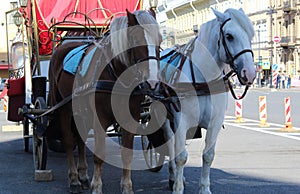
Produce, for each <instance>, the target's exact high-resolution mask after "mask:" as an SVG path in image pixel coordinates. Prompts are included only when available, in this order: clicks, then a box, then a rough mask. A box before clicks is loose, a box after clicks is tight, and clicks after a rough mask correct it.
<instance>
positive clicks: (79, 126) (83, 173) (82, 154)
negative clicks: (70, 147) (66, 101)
mask: <svg viewBox="0 0 300 194" xmlns="http://www.w3.org/2000/svg"><path fill="white" fill-rule="evenodd" d="M74 119H76V126H75V122H74V123H73V127H74V130H76V131H77V132H78V136H77V146H78V164H77V171H78V176H79V181H80V183H81V186H82V189H84V190H87V189H89V188H90V181H89V176H88V164H87V161H86V147H85V141H86V139H87V136H88V131H89V129H88V127H87V126H86V124H85V122H86V119H83V118H82V117H80V116H77V115H74ZM79 130H80V132H79Z"/></svg>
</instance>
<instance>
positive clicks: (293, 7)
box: [283, 1, 297, 13]
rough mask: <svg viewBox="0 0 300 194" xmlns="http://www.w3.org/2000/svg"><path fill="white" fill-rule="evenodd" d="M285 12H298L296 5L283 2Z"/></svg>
mask: <svg viewBox="0 0 300 194" xmlns="http://www.w3.org/2000/svg"><path fill="white" fill-rule="evenodd" d="M283 11H284V12H287V13H288V12H294V11H297V9H296V3H291V2H290V1H285V2H283Z"/></svg>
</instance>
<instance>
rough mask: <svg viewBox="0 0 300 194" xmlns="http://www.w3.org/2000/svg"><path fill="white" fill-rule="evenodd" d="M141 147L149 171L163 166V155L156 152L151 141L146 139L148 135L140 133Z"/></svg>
mask: <svg viewBox="0 0 300 194" xmlns="http://www.w3.org/2000/svg"><path fill="white" fill-rule="evenodd" d="M141 139H142V148H143V154H144V158H145V161H146V164H147V166H148V168H149V170H150V171H152V172H158V171H160V170H161V168H162V167H163V164H164V161H165V156H164V155H163V154H160V153H158V152H156V150H155V148H154V146H153V145H152V143H151V142H150V141H149V140H148V137H147V136H145V135H142V138H141Z"/></svg>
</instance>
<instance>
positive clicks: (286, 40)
mask: <svg viewBox="0 0 300 194" xmlns="http://www.w3.org/2000/svg"><path fill="white" fill-rule="evenodd" d="M295 44H296V37H295V36H283V37H281V40H280V46H282V47H294V46H295Z"/></svg>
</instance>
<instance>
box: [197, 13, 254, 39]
mask: <svg viewBox="0 0 300 194" xmlns="http://www.w3.org/2000/svg"><path fill="white" fill-rule="evenodd" d="M224 13H225V14H228V18H231V19H232V20H233V21H235V22H237V23H238V24H239V25H240V26H241V28H243V29H244V30H245V32H246V33H247V35H248V37H249V40H251V39H252V38H253V37H254V28H253V25H252V22H251V21H250V19H249V18H248V17H247V16H246V14H245V13H244V12H243V11H241V10H237V9H232V8H229V9H227V10H226V11H225V12H224ZM216 23H217V20H216V19H213V20H210V21H208V22H206V23H204V24H202V25H201V27H200V32H199V37H200V39H201V42H202V43H204V44H205V45H207V44H206V43H209V42H207V41H210V40H214V39H218V36H219V34H216V33H213V30H216V29H215V28H213V27H214V26H217V25H216ZM206 34H208V35H209V36H213V35H214V36H216V37H213V38H211V39H208V38H207V36H206Z"/></svg>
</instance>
